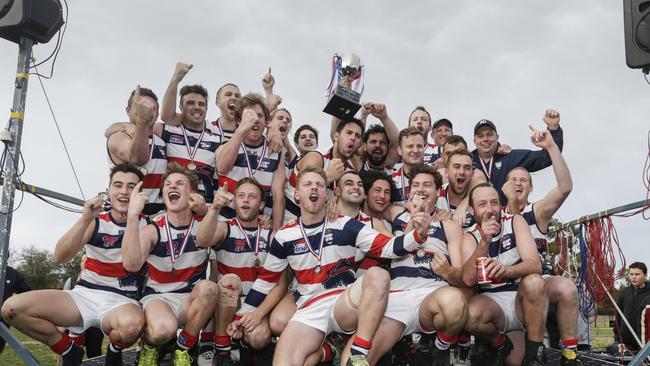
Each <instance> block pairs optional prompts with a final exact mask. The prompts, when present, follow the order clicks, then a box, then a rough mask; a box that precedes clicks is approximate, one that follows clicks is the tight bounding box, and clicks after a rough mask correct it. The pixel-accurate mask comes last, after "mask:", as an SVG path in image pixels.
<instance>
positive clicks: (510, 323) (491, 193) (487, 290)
mask: <svg viewBox="0 0 650 366" xmlns="http://www.w3.org/2000/svg"><path fill="white" fill-rule="evenodd" d="M469 201H470V206H471V207H472V210H473V212H474V219H475V220H476V225H475V227H474V228H473V229H472V230H470V231H469V232H468V233H466V234H465V236H464V238H463V244H462V253H463V260H464V263H463V274H462V275H463V282H464V283H465V285H467V286H474V285H476V284H479V287H478V293H479V294H478V295H476V296H473V297H472V298H471V299H470V301H469V318H468V320H467V326H466V329H467V330H468V331H469V332H470V333H472V334H474V336H476V337H477V338H478V340H479V342H478V344H475V345H474V346H473V347H472V351H471V353H470V358H471V359H472V364H477V363H478V364H479V365H501V364H503V363H504V362H505V361H506V357H507V356H508V355H509V354H510V352H511V351H512V349H513V343H512V341H511V339H510V338H509V337H507V336H506V335H505V333H507V332H509V331H512V330H522V329H526V346H525V355H524V361H523V365H543V364H544V363H545V359H544V346H543V344H542V342H543V340H544V325H545V322H546V311H547V310H548V295H547V291H546V286H545V283H544V280H543V279H542V277H541V276H540V275H539V274H540V273H541V270H542V266H541V263H540V260H539V255H538V254H537V250H536V247H535V241H534V240H533V237H532V234H531V233H530V229H529V227H528V224H527V223H526V220H524V218H523V217H521V216H519V215H516V216H512V215H509V214H505V213H504V214H502V213H501V204H500V202H499V195H498V193H497V191H496V190H495V189H494V188H493V187H492V186H491V185H490V184H488V183H482V184H479V185H478V186H476V187H475V188H474V189H472V191H471V192H470V194H469ZM479 257H486V258H487V260H486V261H485V262H484V263H485V272H486V273H487V274H488V276H489V279H490V280H489V281H482V283H478V281H479V279H478V278H477V269H476V259H477V258H479ZM481 280H483V279H481ZM486 342H489V343H488V344H487V345H486V344H485V343H486ZM515 350H516V351H520V350H519V349H515ZM513 356H514V357H513V358H514V359H510V360H509V361H510V362H509V364H514V365H519V364H521V355H513Z"/></svg>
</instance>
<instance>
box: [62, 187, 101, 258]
mask: <svg viewBox="0 0 650 366" xmlns="http://www.w3.org/2000/svg"><path fill="white" fill-rule="evenodd" d="M101 208H102V200H101V199H100V198H99V197H93V198H91V199H89V200H88V201H86V202H85V203H84V208H83V212H82V213H81V217H80V218H79V219H78V220H77V221H76V222H75V223H74V225H72V227H71V228H70V229H68V231H66V232H65V234H63V236H61V238H60V239H59V241H57V242H56V246H55V247H54V255H53V260H54V262H55V263H65V262H67V261H69V260H70V259H72V258H73V257H74V256H75V255H76V254H77V253H79V251H80V250H81V248H83V246H84V245H86V243H88V242H89V241H90V239H91V238H92V235H93V233H94V232H95V226H96V221H97V220H96V219H97V216H98V215H99V211H100V210H101Z"/></svg>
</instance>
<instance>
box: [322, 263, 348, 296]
mask: <svg viewBox="0 0 650 366" xmlns="http://www.w3.org/2000/svg"><path fill="white" fill-rule="evenodd" d="M355 280H356V276H355V274H354V262H353V261H351V260H349V259H343V260H340V261H339V262H338V263H337V264H336V265H335V266H334V267H332V269H330V270H329V272H327V279H326V280H325V281H324V282H323V287H325V288H326V289H329V288H337V287H343V286H347V285H349V284H351V283H352V282H354V281H355Z"/></svg>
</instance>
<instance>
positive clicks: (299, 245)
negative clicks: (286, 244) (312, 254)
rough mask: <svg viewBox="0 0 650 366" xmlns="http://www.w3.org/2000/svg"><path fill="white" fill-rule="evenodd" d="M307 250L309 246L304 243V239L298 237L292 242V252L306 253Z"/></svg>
mask: <svg viewBox="0 0 650 366" xmlns="http://www.w3.org/2000/svg"><path fill="white" fill-rule="evenodd" d="M308 251H309V248H308V247H307V243H305V240H304V239H299V240H297V241H296V242H295V243H294V244H293V252H294V253H296V254H302V253H307V252H308Z"/></svg>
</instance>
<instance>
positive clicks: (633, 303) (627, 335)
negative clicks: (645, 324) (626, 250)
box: [614, 262, 650, 351]
mask: <svg viewBox="0 0 650 366" xmlns="http://www.w3.org/2000/svg"><path fill="white" fill-rule="evenodd" d="M647 275H648V267H646V265H645V263H642V262H634V263H632V264H630V267H629V270H628V273H627V278H628V280H629V281H630V285H629V286H627V287H625V288H623V289H622V290H621V292H620V293H619V294H618V299H617V300H616V304H617V305H618V307H619V308H620V309H621V311H622V312H623V315H624V316H625V318H627V321H628V322H629V323H630V325H631V326H632V328H633V330H634V333H636V334H637V335H638V336H639V338H640V337H641V314H642V313H643V312H644V311H645V308H646V305H649V304H650V286H649V285H648V281H647V280H646V277H647ZM614 340H615V341H616V342H618V343H623V344H624V345H625V346H626V347H627V348H629V349H630V350H633V351H638V350H639V348H640V347H639V344H638V343H637V342H636V339H635V338H634V335H633V334H632V332H631V331H630V329H629V328H628V327H627V325H626V324H625V322H623V319H622V318H621V315H620V314H618V313H617V314H616V327H615V328H614Z"/></svg>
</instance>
